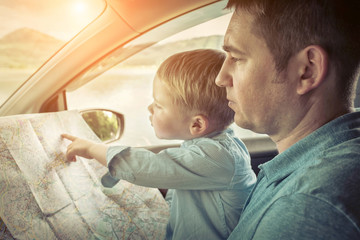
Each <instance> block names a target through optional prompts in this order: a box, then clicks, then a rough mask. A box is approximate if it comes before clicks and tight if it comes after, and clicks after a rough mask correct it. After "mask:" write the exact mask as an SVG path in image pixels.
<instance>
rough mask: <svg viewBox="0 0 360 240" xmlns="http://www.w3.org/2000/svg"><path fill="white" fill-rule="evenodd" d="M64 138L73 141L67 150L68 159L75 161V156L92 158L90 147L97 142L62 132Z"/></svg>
mask: <svg viewBox="0 0 360 240" xmlns="http://www.w3.org/2000/svg"><path fill="white" fill-rule="evenodd" d="M61 137H62V138H65V139H68V140H70V141H72V143H70V144H69V146H68V147H67V151H66V158H67V159H68V161H71V162H75V161H76V158H75V156H80V157H84V158H92V156H91V155H90V150H89V149H90V148H91V147H92V146H93V145H94V144H95V143H93V142H90V141H88V140H85V139H81V138H78V137H75V136H72V135H69V134H61Z"/></svg>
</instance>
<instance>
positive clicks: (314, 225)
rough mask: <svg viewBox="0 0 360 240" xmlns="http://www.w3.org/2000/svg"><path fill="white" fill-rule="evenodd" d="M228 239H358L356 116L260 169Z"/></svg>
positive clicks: (359, 138)
mask: <svg viewBox="0 0 360 240" xmlns="http://www.w3.org/2000/svg"><path fill="white" fill-rule="evenodd" d="M260 168H261V171H260V173H259V175H258V181H257V183H256V185H255V187H254V189H253V191H252V193H251V194H250V196H249V198H248V200H247V202H246V205H245V208H244V211H243V213H242V215H241V218H240V221H239V224H238V225H237V226H236V228H235V229H234V231H233V232H232V234H231V236H230V237H229V239H244V240H247V239H266V240H272V239H320V240H321V239H323V240H332V239H334V240H335V239H349V240H350V239H351V240H353V239H360V230H359V226H360V112H355V113H349V114H346V115H344V116H341V117H339V118H337V119H335V120H333V121H331V122H329V123H327V124H326V125H324V126H322V127H321V128H319V129H317V130H316V131H315V132H313V133H311V134H310V135H308V136H307V137H305V138H304V139H302V140H300V141H299V142H297V143H296V144H294V145H293V146H291V147H290V148H288V149H287V150H286V151H284V152H283V153H281V154H279V155H278V156H277V157H275V158H274V159H273V160H271V161H269V162H267V163H265V164H263V165H261V166H260Z"/></svg>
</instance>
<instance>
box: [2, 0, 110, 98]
mask: <svg viewBox="0 0 360 240" xmlns="http://www.w3.org/2000/svg"><path fill="white" fill-rule="evenodd" d="M104 7H105V2H104V1H103V0H10V1H9V0H0V18H1V20H0V105H1V104H2V103H3V102H4V101H5V100H6V99H7V98H8V97H9V96H10V95H11V94H12V93H13V92H14V91H15V90H16V89H17V88H18V87H19V86H20V85H21V84H22V83H23V82H25V81H26V80H27V79H28V78H29V77H30V75H31V74H32V73H34V72H35V71H36V69H38V68H39V67H40V66H41V65H42V64H43V63H44V62H45V61H46V60H47V59H48V58H49V57H51V55H52V54H54V53H55V52H56V51H57V50H58V49H59V48H60V47H61V46H63V45H64V44H65V42H67V41H68V40H70V39H71V38H72V37H73V36H75V35H76V34H77V33H78V32H79V31H80V30H81V29H82V28H83V27H85V26H86V25H87V24H89V23H90V22H91V21H92V20H93V19H95V18H96V16H98V15H99V14H100V13H101V12H102V10H103V9H104Z"/></svg>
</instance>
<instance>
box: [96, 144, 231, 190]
mask: <svg viewBox="0 0 360 240" xmlns="http://www.w3.org/2000/svg"><path fill="white" fill-rule="evenodd" d="M107 161H108V168H109V173H108V174H107V175H105V176H104V177H103V179H102V183H103V185H104V186H106V187H111V186H113V185H114V184H116V182H117V181H118V180H119V179H124V180H127V181H129V182H132V183H134V184H137V185H142V186H146V187H158V188H176V189H192V190H196V189H201V190H226V189H228V188H229V187H230V184H231V180H232V177H233V174H231V173H234V164H235V163H234V160H233V156H232V155H231V153H230V152H228V151H224V148H223V146H221V145H220V144H219V143H218V142H216V141H213V140H212V139H208V138H201V139H200V140H197V142H196V144H189V145H188V146H186V147H185V146H181V147H180V148H169V149H165V150H163V151H161V152H159V153H157V154H155V153H153V152H151V151H149V150H146V149H142V148H131V147H124V146H112V147H110V148H109V149H108V152H107Z"/></svg>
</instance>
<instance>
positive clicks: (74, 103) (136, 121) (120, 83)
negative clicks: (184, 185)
mask: <svg viewBox="0 0 360 240" xmlns="http://www.w3.org/2000/svg"><path fill="white" fill-rule="evenodd" d="M230 17H231V14H227V15H224V16H222V17H219V18H216V19H213V20H211V21H208V22H206V23H203V24H200V25H198V26H195V27H192V28H190V29H188V30H185V31H182V32H180V33H178V34H176V35H173V36H171V37H169V38H166V39H164V40H162V41H160V42H158V43H156V44H155V45H152V46H151V47H149V48H146V49H145V50H143V51H141V52H138V53H137V54H135V55H133V56H132V57H130V58H128V59H127V60H125V61H123V62H121V63H120V64H118V65H116V66H115V67H113V68H111V69H109V70H108V71H106V72H105V73H103V74H102V75H100V76H98V77H97V78H96V79H94V80H92V81H90V82H88V83H87V84H86V85H84V86H82V87H80V88H78V89H77V90H75V91H72V92H67V104H68V109H87V108H108V109H111V110H115V111H117V112H120V113H122V114H124V116H125V129H124V133H123V136H122V138H121V139H120V141H119V142H118V143H119V144H123V145H128V146H148V145H160V144H172V143H179V142H180V141H177V140H161V139H158V138H157V137H156V136H155V134H154V131H153V129H152V127H151V125H150V121H149V116H150V114H149V112H148V110H147V107H148V105H149V104H150V103H151V102H152V100H153V99H152V82H153V78H154V76H155V73H156V70H157V68H158V66H159V65H160V64H161V62H163V61H164V60H165V59H166V58H167V57H169V56H170V55H173V54H174V53H176V52H182V51H186V50H191V49H198V48H214V49H222V44H223V36H224V34H225V31H226V28H227V25H228V22H229V20H230ZM135 48H136V47H135ZM124 51H125V50H124ZM121 54H122V55H123V54H124V52H122V53H121V51H119V54H118V56H120V55H121ZM115 58H116V56H111V57H109V59H107V61H108V62H109V61H111V59H115ZM104 62H106V59H105V60H104ZM234 129H235V130H236V132H237V133H238V135H240V137H256V136H259V135H257V134H254V133H252V132H250V131H246V130H244V129H240V128H238V127H236V128H234Z"/></svg>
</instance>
